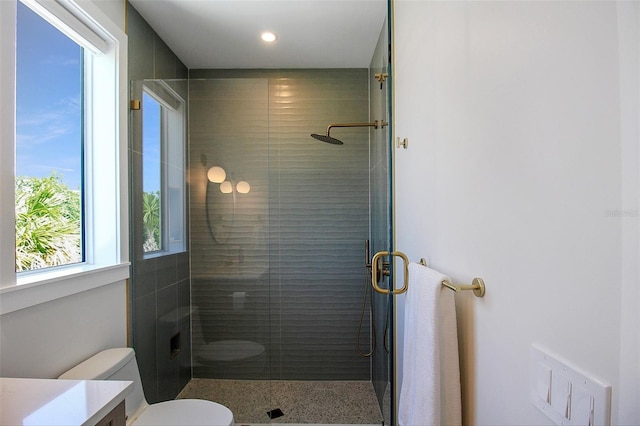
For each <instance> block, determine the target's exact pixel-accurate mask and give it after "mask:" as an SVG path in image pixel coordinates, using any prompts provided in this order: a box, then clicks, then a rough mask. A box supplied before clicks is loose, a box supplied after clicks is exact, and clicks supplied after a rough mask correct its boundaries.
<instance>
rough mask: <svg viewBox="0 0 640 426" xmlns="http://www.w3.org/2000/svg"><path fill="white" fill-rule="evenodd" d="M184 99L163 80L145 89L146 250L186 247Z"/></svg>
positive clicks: (144, 174) (143, 165)
mask: <svg viewBox="0 0 640 426" xmlns="http://www.w3.org/2000/svg"><path fill="white" fill-rule="evenodd" d="M185 120H186V115H185V101H184V99H182V97H180V95H179V94H178V93H177V92H176V91H174V90H173V89H172V88H171V86H170V85H169V84H168V83H167V82H165V81H162V80H152V81H145V82H144V83H143V89H142V191H143V193H142V197H143V199H142V218H143V239H144V243H143V252H144V253H148V254H162V253H167V252H168V253H175V252H179V251H184V250H185V232H186V231H185V220H184V218H185V209H186V202H185V183H184V182H185V176H184V170H185V139H186V138H185V127H186V126H185Z"/></svg>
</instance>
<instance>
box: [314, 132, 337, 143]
mask: <svg viewBox="0 0 640 426" xmlns="http://www.w3.org/2000/svg"><path fill="white" fill-rule="evenodd" d="M311 137H312V138H314V139H318V140H319V141H321V142H326V143H331V144H334V145H344V142H342V141H341V140H339V139H336V138H332V137H331V136H329V135H318V134H316V133H313V134H312V135H311Z"/></svg>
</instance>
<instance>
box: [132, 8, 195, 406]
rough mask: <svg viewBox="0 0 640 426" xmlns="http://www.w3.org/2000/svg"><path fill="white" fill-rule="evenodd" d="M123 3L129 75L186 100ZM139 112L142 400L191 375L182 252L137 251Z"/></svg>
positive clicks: (161, 395) (135, 120)
mask: <svg viewBox="0 0 640 426" xmlns="http://www.w3.org/2000/svg"><path fill="white" fill-rule="evenodd" d="M127 8H128V9H127V13H128V28H127V32H128V36H129V80H130V81H139V80H142V79H167V80H171V84H172V86H173V88H174V89H176V90H177V91H178V92H179V93H180V94H181V95H182V96H183V97H184V98H185V99H186V97H187V76H188V75H187V73H188V72H187V68H186V67H185V66H184V65H183V64H182V63H181V62H180V60H179V59H178V58H177V57H176V56H175V55H174V54H173V52H172V51H171V50H170V49H169V48H168V47H167V45H166V44H165V43H164V42H163V41H162V39H160V37H159V36H158V35H157V34H156V33H155V32H154V31H153V30H152V29H151V27H150V26H149V25H148V24H147V23H146V22H145V21H144V19H143V18H142V17H141V16H140V15H139V14H138V12H137V11H136V10H135V9H134V8H133V6H131V5H130V4H127ZM139 87H141V86H139ZM132 96H133V97H134V98H136V99H141V93H132ZM141 117H142V113H141V111H131V112H130V138H129V162H130V174H131V179H130V185H131V188H130V193H131V202H130V206H131V232H132V235H131V251H130V253H131V254H132V262H131V263H132V266H131V269H132V271H131V277H132V278H131V307H130V308H131V316H132V317H131V320H132V321H131V323H132V330H130V332H131V336H132V344H133V347H134V349H135V351H136V356H137V360H138V365H139V369H140V375H141V377H142V384H143V387H144V392H145V395H146V397H147V400H148V401H149V402H151V403H153V402H158V401H164V400H169V399H173V398H175V396H176V395H177V394H178V392H179V391H180V390H181V389H182V388H183V387H184V385H185V384H186V383H187V382H188V381H189V379H190V378H191V366H190V362H191V352H190V340H191V336H190V333H191V332H190V326H189V310H188V307H189V306H190V303H191V301H190V288H189V280H190V270H189V253H188V252H184V253H179V254H172V255H167V256H160V257H155V258H144V256H143V252H142V244H143V238H142V155H143V153H142V145H141V143H142V142H141V140H142V138H141ZM179 307H182V308H183V309H178V308H179ZM185 307H186V308H185ZM178 331H180V336H181V337H180V341H181V352H180V354H179V355H178V357H177V358H174V359H171V358H170V357H169V353H170V349H169V345H170V342H169V341H170V338H171V336H173V335H174V334H175V333H176V332H178Z"/></svg>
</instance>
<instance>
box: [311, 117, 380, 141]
mask: <svg viewBox="0 0 640 426" xmlns="http://www.w3.org/2000/svg"><path fill="white" fill-rule="evenodd" d="M388 124H389V123H387V122H386V121H378V120H376V121H374V122H373V123H337V124H329V126H328V127H327V134H326V135H318V134H316V133H313V134H312V135H311V137H312V138H314V139H317V140H319V141H321V142H326V143H330V144H334V145H343V142H342V141H341V140H339V139H336V138H332V137H331V134H330V133H331V129H332V128H333V127H373V128H375V129H377V128H378V127H382V128H384V127H385V126H386V125H388Z"/></svg>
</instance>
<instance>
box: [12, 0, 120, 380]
mask: <svg viewBox="0 0 640 426" xmlns="http://www.w3.org/2000/svg"><path fill="white" fill-rule="evenodd" d="M87 1H89V0H87ZM95 3H97V4H98V6H99V7H100V9H101V10H103V11H104V12H105V14H106V15H108V16H109V17H110V18H111V19H113V20H114V23H115V24H116V25H117V26H118V27H119V28H121V29H122V28H124V6H125V3H124V1H120V0H117V1H116V0H100V1H98V2H95ZM125 52H126V50H125ZM125 57H126V53H125ZM124 67H125V69H126V64H124ZM3 81H4V80H3ZM125 152H126V151H125ZM125 155H126V154H125ZM10 170H11V168H10ZM125 216H126V214H125ZM125 223H126V222H125ZM125 228H126V227H125ZM124 241H125V242H124V244H125V245H126V239H125V240H124ZM125 257H126V256H125ZM122 261H123V262H126V261H127V259H126V258H125V259H122ZM84 277H85V278H84V279H85V280H86V282H87V284H88V286H89V285H91V286H92V287H93V286H95V282H93V281H95V279H96V278H95V276H93V275H90V274H85V275H84ZM74 282H76V283H77V280H76V281H74ZM45 293H46V291H45ZM126 294H127V292H126V282H125V281H123V280H121V279H118V280H116V281H115V282H113V283H108V284H106V285H102V286H100V287H97V288H93V289H92V290H88V291H83V292H80V293H76V294H73V295H71V296H67V297H62V298H58V299H54V300H51V301H48V302H45V303H39V304H36V305H34V306H30V307H28V308H25V309H20V310H16V311H13V312H10V313H6V314H4V315H1V316H0V376H3V377H42V378H53V377H57V376H58V375H59V374H61V373H62V372H64V371H66V370H67V369H69V368H71V367H72V366H74V365H76V364H77V363H79V362H80V361H82V360H84V359H86V358H88V357H89V356H91V355H93V354H95V353H96V352H99V351H100V350H102V349H106V348H109V347H116V346H126V344H127V327H126V318H127V313H126V306H127V302H126ZM2 297H5V298H6V297H8V296H6V294H3V296H2ZM4 300H5V301H6V299H4ZM4 304H6V303H3V305H4ZM3 308H4V307H3Z"/></svg>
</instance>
